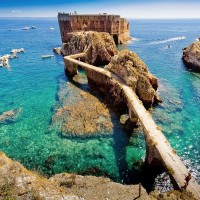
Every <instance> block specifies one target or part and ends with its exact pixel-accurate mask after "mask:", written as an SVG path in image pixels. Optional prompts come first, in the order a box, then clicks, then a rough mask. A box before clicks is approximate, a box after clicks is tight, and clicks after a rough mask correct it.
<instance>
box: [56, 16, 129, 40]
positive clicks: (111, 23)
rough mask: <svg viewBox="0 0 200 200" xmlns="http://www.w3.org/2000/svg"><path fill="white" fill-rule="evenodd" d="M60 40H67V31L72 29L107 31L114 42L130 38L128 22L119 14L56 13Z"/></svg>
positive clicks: (72, 30)
mask: <svg viewBox="0 0 200 200" xmlns="http://www.w3.org/2000/svg"><path fill="white" fill-rule="evenodd" d="M58 22H59V26H60V34H61V38H62V42H66V41H67V33H69V32H74V31H97V32H107V33H110V34H111V35H112V36H113V39H114V41H115V43H116V44H123V43H125V42H127V41H128V40H130V31H129V22H128V21H127V20H126V19H125V18H121V17H120V15H108V14H106V13H102V14H101V13H100V14H87V15H86V14H83V15H81V14H76V13H64V12H63V13H61V12H59V13H58Z"/></svg>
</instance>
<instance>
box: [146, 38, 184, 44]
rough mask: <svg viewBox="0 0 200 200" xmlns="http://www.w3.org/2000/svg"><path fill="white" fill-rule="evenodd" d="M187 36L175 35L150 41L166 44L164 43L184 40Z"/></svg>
mask: <svg viewBox="0 0 200 200" xmlns="http://www.w3.org/2000/svg"><path fill="white" fill-rule="evenodd" d="M185 38H186V37H185V36H180V37H173V38H169V39H166V40H160V41H155V42H150V43H149V44H164V43H167V42H172V41H176V40H184V39H185Z"/></svg>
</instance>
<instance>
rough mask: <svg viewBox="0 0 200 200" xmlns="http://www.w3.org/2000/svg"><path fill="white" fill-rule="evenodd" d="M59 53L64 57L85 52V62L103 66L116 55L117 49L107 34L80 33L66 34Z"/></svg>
mask: <svg viewBox="0 0 200 200" xmlns="http://www.w3.org/2000/svg"><path fill="white" fill-rule="evenodd" d="M61 51H62V53H63V55H65V56H67V55H72V54H77V53H82V52H85V53H86V57H85V59H86V62H88V63H90V64H94V65H99V64H100V65H104V64H108V63H109V61H110V59H111V57H112V56H114V55H115V54H116V53H117V48H116V45H115V42H114V40H113V38H112V36H111V35H110V34H109V33H105V32H95V31H87V32H83V31H82V32H71V33H68V34H67V42H66V43H63V45H62V50H61Z"/></svg>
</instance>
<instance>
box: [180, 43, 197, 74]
mask: <svg viewBox="0 0 200 200" xmlns="http://www.w3.org/2000/svg"><path fill="white" fill-rule="evenodd" d="M182 59H183V62H184V63H185V65H186V66H187V67H188V68H189V69H191V70H192V71H196V72H200V41H197V42H193V43H192V44H191V45H189V46H188V47H185V48H184V49H183V57H182Z"/></svg>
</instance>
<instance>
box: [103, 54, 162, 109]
mask: <svg viewBox="0 0 200 200" xmlns="http://www.w3.org/2000/svg"><path fill="white" fill-rule="evenodd" d="M105 69H107V70H109V71H111V72H113V73H114V74H116V75H117V76H119V77H120V78H122V79H123V80H124V81H125V83H126V84H128V85H129V86H130V87H132V89H133V90H134V91H135V92H136V94H137V95H138V97H139V98H140V99H141V100H142V102H143V104H144V105H145V106H146V107H150V106H151V105H152V104H153V103H157V102H159V101H160V99H159V97H158V95H157V93H156V90H157V88H158V80H157V78H156V77H155V76H154V75H152V74H151V73H150V72H149V71H148V69H147V66H146V65H145V63H144V62H143V61H142V60H141V59H140V58H139V57H138V55H137V54H136V53H134V52H132V51H130V50H122V51H120V52H119V53H118V54H117V55H115V56H113V57H112V59H111V61H110V63H109V64H108V65H107V66H106V67H105Z"/></svg>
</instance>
